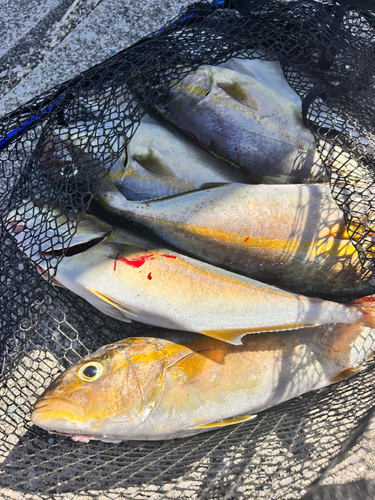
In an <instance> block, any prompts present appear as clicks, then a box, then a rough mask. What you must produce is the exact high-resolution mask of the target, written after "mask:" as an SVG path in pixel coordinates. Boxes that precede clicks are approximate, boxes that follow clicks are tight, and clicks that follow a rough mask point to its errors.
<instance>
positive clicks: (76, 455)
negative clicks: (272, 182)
mask: <svg viewBox="0 0 375 500" xmlns="http://www.w3.org/2000/svg"><path fill="white" fill-rule="evenodd" d="M371 5H372V2H366V3H365V2H363V3H362V6H361V2H359V1H358V2H352V3H351V2H334V1H323V2H319V3H318V2H313V1H308V0H304V1H298V2H283V1H277V0H274V1H268V0H267V1H265V0H264V1H261V0H259V1H245V0H237V1H235V2H234V4H230V3H227V2H221V1H219V2H213V4H207V3H203V2H200V3H197V4H194V5H192V6H191V7H190V8H189V9H187V10H186V11H185V12H184V13H183V14H182V15H181V16H180V18H178V19H176V20H175V21H174V22H173V23H171V24H170V25H169V27H167V28H166V29H163V30H161V31H159V32H157V33H155V34H153V35H152V36H150V37H149V38H146V39H144V40H141V41H140V42H139V43H137V44H136V45H134V46H132V47H130V48H128V49H125V50H123V51H122V52H120V53H119V54H117V55H115V56H114V57H112V58H111V59H109V60H107V61H105V62H104V63H101V64H100V65H98V66H95V67H94V68H92V69H90V70H88V71H86V72H84V73H83V74H81V75H79V76H78V77H76V78H74V79H73V80H70V81H68V82H65V83H63V84H61V85H59V86H57V87H54V88H53V89H51V90H50V91H49V92H45V93H44V94H42V95H40V96H38V97H35V98H34V99H33V100H31V101H29V102H28V103H27V104H25V105H23V106H22V107H20V108H19V109H17V110H16V111H14V112H13V113H10V114H8V115H7V116H5V117H3V118H2V119H1V121H0V155H1V156H0V158H1V187H2V193H4V194H3V196H2V197H1V206H0V213H1V214H4V213H8V212H9V210H11V209H15V208H17V207H20V206H23V205H25V204H26V201H25V200H30V199H31V200H43V201H44V202H48V203H49V204H50V206H58V207H60V208H61V213H64V214H65V213H68V215H67V216H66V217H67V220H68V221H69V224H68V229H69V231H70V233H71V235H72V234H73V232H74V228H75V226H76V221H77V218H75V217H73V216H72V214H75V213H76V210H77V211H83V212H84V211H86V210H87V209H88V207H89V204H90V202H91V199H92V195H93V194H94V193H95V186H96V182H97V181H99V180H100V177H101V176H103V172H104V170H105V169H106V168H109V167H110V166H111V165H112V164H113V163H114V161H115V160H116V159H117V158H119V157H120V155H121V153H122V151H123V149H124V147H125V146H126V143H127V142H128V141H129V140H130V139H131V137H132V135H133V134H134V132H135V130H136V127H137V125H138V124H139V121H140V119H141V117H142V116H143V114H144V113H145V112H146V111H152V110H153V109H154V106H155V104H157V103H158V101H159V100H160V99H161V98H162V97H163V95H165V94H166V92H167V90H168V87H169V86H170V84H171V82H172V81H176V79H179V78H182V76H184V74H186V73H187V72H188V71H191V70H194V69H196V68H197V67H198V66H199V65H201V64H218V63H220V62H224V61H226V60H227V59H229V58H231V57H233V56H241V57H250V58H262V59H267V58H276V59H278V60H279V61H280V62H281V65H282V68H283V70H284V72H285V75H286V78H287V81H288V83H289V84H290V85H291V87H292V88H293V89H294V90H295V91H296V92H297V93H298V94H299V95H300V96H301V98H302V100H303V117H304V120H305V123H306V125H307V126H309V127H311V130H312V131H313V132H314V134H315V138H316V142H317V146H318V150H319V153H320V154H321V156H322V158H323V159H324V160H325V163H326V167H327V172H328V174H329V176H330V180H331V186H332V193H333V196H334V197H335V199H336V200H337V202H338V204H339V206H340V207H341V208H342V210H343V211H344V213H345V218H346V221H347V227H348V233H349V235H350V237H351V239H352V242H353V244H354V245H355V246H356V249H357V250H358V252H359V255H360V259H361V263H362V267H363V278H364V279H365V280H368V281H369V282H370V283H371V280H372V279H373V266H374V256H375V247H374V242H375V239H374V237H375V232H374V231H375V228H374V226H373V224H375V198H374V194H375V186H374V183H373V170H372V168H373V155H374V146H375V142H374V135H373V133H374V130H375V118H374V116H375V113H374V110H375V109H374V108H375V105H374V102H375V99H374V98H375V91H374V83H375V81H374V75H375V58H374V56H375V42H374V40H375V38H374V35H375V15H374V13H373V12H372V11H371ZM77 123H80V127H79V130H82V124H83V125H84V126H86V132H85V135H83V136H82V137H80V138H79V140H81V144H82V148H74V149H70V150H69V148H68V149H66V148H64V147H61V144H60V143H59V142H58V141H55V140H54V136H53V131H54V130H56V129H58V128H59V127H63V128H65V129H70V131H74V129H75V127H77ZM103 123H105V124H106V126H105V127H103V126H102V124H103ZM90 141H91V142H90ZM90 144H91V146H90ZM92 144H94V146H93V145H92ZM87 145H89V146H87ZM86 146H87V147H86ZM85 147H86V149H85ZM90 147H91V150H90ZM94 150H95V154H93V153H92V151H94ZM83 151H85V152H83ZM90 151H91V152H90ZM2 227H3V231H2V233H1V246H0V248H1V253H0V262H1V269H2V272H1V294H0V301H1V317H2V323H1V330H0V341H1V352H0V356H1V358H0V359H1V365H0V374H1V378H0V380H1V384H2V385H1V388H0V391H1V402H0V405H1V409H0V412H1V423H0V433H1V440H0V449H1V455H2V456H3V457H4V460H3V463H2V474H1V476H0V477H1V485H2V486H3V487H4V488H6V491H8V492H9V491H13V492H14V495H19V498H28V497H29V496H30V497H32V498H52V497H53V498H64V499H73V498H74V499H81V498H82V499H84V498H85V499H86V498H93V497H98V498H101V499H115V498H153V499H159V498H199V499H204V498H211V499H213V498H215V499H218V498H231V499H232V498H254V497H256V498H279V497H283V498H299V497H301V496H302V495H304V494H305V493H306V491H308V489H309V486H310V485H311V483H312V482H313V481H315V480H317V479H318V478H319V477H320V476H321V474H322V472H323V471H324V469H325V468H326V467H327V466H328V465H329V464H330V463H331V462H332V460H333V459H334V457H335V456H336V455H337V454H338V453H339V452H340V450H342V449H344V451H345V450H346V449H347V448H348V447H349V448H350V446H351V445H352V444H354V442H355V441H356V439H353V437H350V435H349V433H350V431H351V430H353V429H355V428H356V426H357V425H358V423H359V422H360V421H361V419H363V418H367V416H368V412H369V411H370V410H371V408H372V407H373V406H374V404H375V394H374V391H373V383H374V381H375V371H374V369H373V368H374V363H371V362H370V363H369V364H368V366H367V367H366V369H365V370H364V371H362V372H361V373H360V374H359V375H357V376H356V377H353V378H351V379H349V380H347V381H345V382H342V383H340V384H338V385H335V386H332V387H329V388H326V389H323V390H321V391H318V392H314V393H310V394H307V395H304V396H303V397H300V398H297V399H294V400H291V401H289V402H287V403H285V404H282V405H279V406H277V407H275V408H272V409H271V410H269V411H266V412H263V413H261V414H260V415H259V416H258V418H257V419H255V420H253V421H250V422H248V423H243V424H240V425H238V426H234V427H229V428H226V429H223V430H220V431H215V432H210V433H207V434H201V435H198V436H195V437H191V438H186V439H181V440H175V441H165V442H123V443H120V444H108V443H101V442H90V443H89V444H83V443H74V442H73V441H71V440H69V439H68V438H65V437H62V436H55V435H54V436H51V435H48V434H47V433H46V432H44V431H42V430H40V429H38V428H36V427H35V426H32V425H31V423H30V420H29V416H30V411H31V408H32V405H33V403H34V402H35V400H36V398H37V397H38V395H40V394H41V393H42V392H43V389H44V388H45V387H47V386H48V385H49V384H50V382H51V381H52V380H53V379H54V378H55V377H56V375H57V374H58V373H59V372H61V371H62V370H64V369H66V368H67V367H68V366H70V365H71V364H72V363H74V362H76V361H77V360H78V359H79V358H80V357H82V356H84V355H86V354H87V353H89V352H91V351H93V350H94V349H96V348H98V347H99V346H101V345H104V344H106V343H108V342H110V341H113V340H118V339H122V338H125V337H126V336H129V335H132V334H135V333H137V332H139V331H141V330H142V329H144V327H143V326H141V325H139V324H138V325H137V324H135V323H133V324H132V325H130V326H129V325H124V324H123V323H120V322H118V321H116V320H114V319H111V318H108V317H105V316H104V315H103V314H101V313H100V312H98V310H96V309H95V310H94V309H93V308H92V307H91V306H90V305H88V304H87V303H86V302H85V301H83V300H81V299H79V298H77V296H75V295H74V294H72V293H70V292H68V291H64V290H62V289H60V288H56V287H55V286H53V285H52V284H50V283H47V282H46V281H45V280H43V279H41V278H40V275H39V273H38V271H37V270H36V267H35V263H37V260H36V258H35V255H36V254H37V252H38V248H39V247H38V245H40V244H41V243H40V241H41V239H43V237H44V238H46V234H47V238H51V237H52V235H53V227H52V226H51V227H49V226H48V220H47V218H46V219H45V220H42V221H40V224H39V226H38V227H36V228H35V235H34V240H33V241H30V249H31V250H30V252H31V254H32V255H31V257H32V259H33V261H34V263H33V264H31V263H30V258H28V257H26V256H25V255H24V254H23V253H21V252H20V250H19V249H18V248H17V245H16V244H15V242H14V240H13V238H11V237H10V236H9V235H8V234H7V232H6V230H5V224H4V222H2ZM46 231H47V232H46ZM67 236H69V234H68V235H67ZM67 241H69V237H68V238H67V239H65V244H66V242H67ZM62 243H64V242H62ZM362 425H363V422H362ZM348 439H349V441H347V440H348ZM345 442H346V443H347V444H348V443H349V446H348V445H347V448H343V446H344V443H345ZM365 489H366V488H364V489H363V490H362V494H361V496H360V497H361V498H364V497H365V496H364V495H365V493H366V494H368V495H369V497H372V493H373V492H369V490H368V488H367V490H366V492H365ZM4 491H5V490H4ZM314 491H315V493H316V492H318V494H319V489H317V488H316V486H315V490H314ZM314 491H313V492H311V493H308V495H314V494H315V493H314ZM320 497H321V498H323V494H322V492H320ZM12 498H13V497H12ZM14 498H18V496H15V497H14ZM306 498H312V496H308V497H306ZM314 498H315V497H314ZM358 498H359V497H358Z"/></svg>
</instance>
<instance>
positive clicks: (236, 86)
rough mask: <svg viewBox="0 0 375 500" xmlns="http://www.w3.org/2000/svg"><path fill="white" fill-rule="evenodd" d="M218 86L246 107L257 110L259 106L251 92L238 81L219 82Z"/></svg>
mask: <svg viewBox="0 0 375 500" xmlns="http://www.w3.org/2000/svg"><path fill="white" fill-rule="evenodd" d="M217 86H218V87H220V88H221V89H223V90H224V92H226V93H227V94H229V95H230V96H232V97H233V99H235V100H236V101H238V102H239V103H241V104H243V105H244V106H247V107H248V108H251V109H255V110H258V109H259V106H258V103H257V102H256V100H255V98H254V97H253V95H252V94H251V92H250V91H249V90H248V89H246V88H244V87H243V86H242V85H241V84H240V83H238V82H220V83H218V84H217Z"/></svg>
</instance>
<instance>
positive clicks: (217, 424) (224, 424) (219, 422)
mask: <svg viewBox="0 0 375 500" xmlns="http://www.w3.org/2000/svg"><path fill="white" fill-rule="evenodd" d="M255 417H256V415H245V416H242V417H230V418H226V419H225V420H217V421H216V422H211V423H209V424H203V425H199V426H198V427H196V428H197V429H211V428H212V429H217V428H220V427H227V426H228V425H234V424H239V423H241V422H246V421H247V420H252V419H253V418H255Z"/></svg>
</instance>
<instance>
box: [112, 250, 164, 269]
mask: <svg viewBox="0 0 375 500" xmlns="http://www.w3.org/2000/svg"><path fill="white" fill-rule="evenodd" d="M112 258H113V257H112ZM154 259H155V257H154V254H152V253H151V254H149V255H140V256H138V257H135V258H134V259H127V258H126V257H119V255H116V257H115V264H114V266H113V270H114V271H116V264H117V261H119V262H123V263H124V264H126V265H127V266H131V267H135V268H136V269H138V268H139V267H141V266H143V264H144V263H145V262H146V261H147V260H154Z"/></svg>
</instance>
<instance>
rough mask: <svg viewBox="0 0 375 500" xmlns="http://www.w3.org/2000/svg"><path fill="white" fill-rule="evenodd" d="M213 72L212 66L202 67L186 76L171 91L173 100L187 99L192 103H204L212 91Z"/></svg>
mask: <svg viewBox="0 0 375 500" xmlns="http://www.w3.org/2000/svg"><path fill="white" fill-rule="evenodd" d="M212 83H213V79H212V70H211V67H210V66H200V67H199V68H198V69H197V70H196V71H193V72H191V73H189V74H188V75H186V76H185V77H184V78H183V79H182V80H181V81H180V82H178V83H177V84H176V85H174V86H173V87H172V88H171V89H170V93H169V95H170V96H171V98H172V99H174V98H180V97H187V98H189V100H190V101H191V102H192V103H198V102H200V101H202V100H203V99H204V98H205V97H206V96H207V95H208V94H209V93H210V92H211V90H212Z"/></svg>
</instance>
